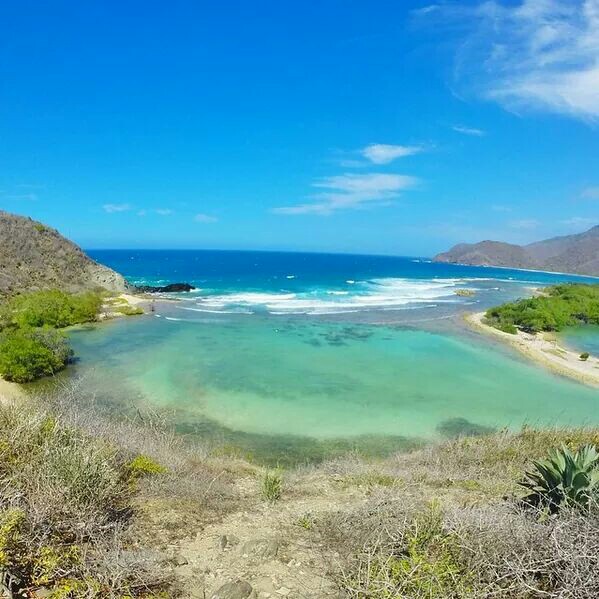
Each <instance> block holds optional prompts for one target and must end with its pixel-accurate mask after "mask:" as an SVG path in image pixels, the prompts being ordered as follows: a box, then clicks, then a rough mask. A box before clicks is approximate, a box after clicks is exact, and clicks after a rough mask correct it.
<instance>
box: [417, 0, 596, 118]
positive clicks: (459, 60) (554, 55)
mask: <svg viewBox="0 0 599 599" xmlns="http://www.w3.org/2000/svg"><path fill="white" fill-rule="evenodd" d="M417 16H419V17H420V18H424V19H427V20H432V19H437V18H438V19H439V22H448V21H451V22H453V23H454V24H457V25H459V26H460V28H464V27H465V28H466V33H465V35H464V36H463V37H462V43H461V44H460V47H459V50H458V52H457V55H456V69H455V72H456V81H457V82H458V83H459V84H460V85H461V86H465V85H470V84H472V85H474V88H475V89H474V90H475V92H477V93H479V94H480V95H482V96H483V97H486V98H488V99H491V100H494V101H496V102H499V103H500V104H502V105H503V106H505V107H506V108H508V109H510V110H514V111H521V110H524V109H531V108H532V109H542V110H546V111H551V112H556V113H561V114H567V115H570V116H574V117H577V118H582V119H586V120H595V119H597V118H599V0H568V1H566V0H521V1H519V2H517V3H511V2H510V3H508V2H507V1H505V2H499V1H496V0H487V1H484V2H479V3H478V4H477V5H475V6H472V5H467V4H465V3H463V4H447V5H443V6H437V7H436V8H435V10H429V11H424V12H423V11H420V12H419V13H417ZM460 31H461V32H463V29H460Z"/></svg>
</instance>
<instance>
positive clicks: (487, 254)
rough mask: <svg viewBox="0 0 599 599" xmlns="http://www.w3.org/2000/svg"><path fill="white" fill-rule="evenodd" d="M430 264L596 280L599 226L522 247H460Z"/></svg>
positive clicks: (498, 244)
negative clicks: (502, 268)
mask: <svg viewBox="0 0 599 599" xmlns="http://www.w3.org/2000/svg"><path fill="white" fill-rule="evenodd" d="M434 260H435V262H454V263H458V264H471V265H475V266H507V267H511V268H530V269H538V270H547V271H555V272H569V273H576V274H581V275H591V276H599V225H596V226H594V227H593V228H591V229H589V230H588V231H585V232H584V233H579V234H577V235H564V236H562V237H554V238H552V239H546V240H544V241H537V242H535V243H531V244H529V245H524V246H521V245H514V244H510V243H502V242H500V241H481V242H480V243H460V244H458V245H456V246H454V247H452V248H451V249H450V250H449V251H447V252H444V253H442V254H438V255H437V256H435V258H434Z"/></svg>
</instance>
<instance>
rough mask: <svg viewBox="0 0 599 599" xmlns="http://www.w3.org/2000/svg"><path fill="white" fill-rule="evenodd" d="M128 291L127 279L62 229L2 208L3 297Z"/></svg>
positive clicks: (0, 277) (0, 264) (0, 281)
mask: <svg viewBox="0 0 599 599" xmlns="http://www.w3.org/2000/svg"><path fill="white" fill-rule="evenodd" d="M53 287H54V288H59V289H64V290H65V291H83V290H87V289H94V288H98V287H103V288H104V289H108V290H109V291H125V290H126V289H127V288H128V287H129V286H128V284H127V282H126V281H125V279H124V278H123V277H122V276H121V275H120V274H118V273H117V272H115V271H114V270H111V269H110V268H108V267H106V266H102V265H101V264H98V263H97V262H94V261H93V260H92V259H91V258H89V257H88V256H87V255H86V254H85V253H84V252H83V250H81V248H79V247H78V246H76V245H75V244H74V243H73V242H72V241H69V240H68V239H66V238H65V237H63V236H62V235H61V234H60V233H59V232H58V231H56V230H55V229H52V228H50V227H48V226H46V225H44V224H42V223H39V222H36V221H34V220H32V219H30V218H26V217H24V216H17V215H16V214H9V213H8V212H4V211H2V210H0V296H2V295H9V294H12V293H18V292H20V291H29V290H35V289H48V288H53Z"/></svg>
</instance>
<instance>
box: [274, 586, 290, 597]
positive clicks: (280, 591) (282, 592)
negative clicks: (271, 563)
mask: <svg viewBox="0 0 599 599" xmlns="http://www.w3.org/2000/svg"><path fill="white" fill-rule="evenodd" d="M275 593H277V594H278V595H281V596H282V597H287V595H289V593H291V589H288V588H287V587H281V588H280V589H277V590H276V591H275Z"/></svg>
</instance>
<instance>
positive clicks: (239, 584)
mask: <svg viewBox="0 0 599 599" xmlns="http://www.w3.org/2000/svg"><path fill="white" fill-rule="evenodd" d="M252 591H253V589H252V585H251V584H250V583H249V582H246V581H245V580H236V581H235V582H228V583H227V584H224V585H223V586H222V587H220V589H218V591H216V593H214V595H212V599H247V597H249V596H250V595H251V594H252Z"/></svg>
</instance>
